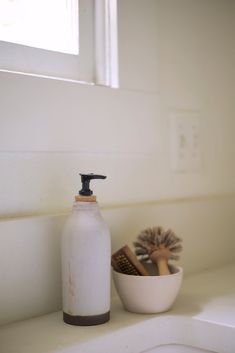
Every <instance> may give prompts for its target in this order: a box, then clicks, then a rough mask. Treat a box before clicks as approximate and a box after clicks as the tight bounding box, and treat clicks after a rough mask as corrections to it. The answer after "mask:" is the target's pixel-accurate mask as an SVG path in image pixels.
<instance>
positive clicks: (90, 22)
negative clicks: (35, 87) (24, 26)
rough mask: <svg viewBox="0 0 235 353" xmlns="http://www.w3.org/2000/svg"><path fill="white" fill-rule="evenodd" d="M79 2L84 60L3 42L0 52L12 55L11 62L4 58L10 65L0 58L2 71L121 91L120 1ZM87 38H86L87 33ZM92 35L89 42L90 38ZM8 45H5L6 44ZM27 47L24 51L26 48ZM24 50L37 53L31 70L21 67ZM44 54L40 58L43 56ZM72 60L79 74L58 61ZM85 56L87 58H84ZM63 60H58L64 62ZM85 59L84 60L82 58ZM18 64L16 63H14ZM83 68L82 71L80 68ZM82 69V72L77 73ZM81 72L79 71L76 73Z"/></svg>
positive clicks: (95, 0) (69, 65)
mask: <svg viewBox="0 0 235 353" xmlns="http://www.w3.org/2000/svg"><path fill="white" fill-rule="evenodd" d="M78 1H79V25H80V26H81V27H82V28H79V33H80V43H79V48H80V57H79V56H75V55H70V54H63V53H57V52H53V51H47V50H44V49H38V48H31V47H30V48H29V47H28V48H27V47H26V46H22V45H20V44H14V43H7V42H2V41H0V51H1V50H2V53H6V52H7V53H8V55H9V59H4V60H5V62H7V63H8V60H9V61H10V63H11V64H10V66H8V65H9V64H8V65H6V64H4V65H3V64H2V61H3V60H2V59H0V71H4V72H13V73H16V72H17V73H21V74H24V75H33V76H40V77H46V78H51V79H62V80H66V81H75V82H80V83H87V84H91V85H103V86H108V87H112V88H118V87H119V83H118V38H117V36H118V33H117V0H78ZM82 32H83V33H85V34H86V36H84V35H82V34H83V33H82ZM88 36H89V43H88V40H87V37H88ZM3 43H4V45H3ZM23 47H24V48H23ZM22 49H24V50H26V52H28V55H29V57H30V55H31V54H30V52H31V53H34V58H35V59H34V60H35V63H34V64H35V65H36V67H35V66H33V67H31V68H30V69H28V67H29V66H30V65H29V63H27V62H25V64H24V65H21V68H18V64H15V62H18V60H19V58H20V57H21V59H22V57H24V54H23V53H22V52H21V51H22ZM39 52H40V55H39ZM68 56H69V58H70V59H71V60H69V64H68V65H67V66H68V68H69V69H70V68H71V67H73V70H74V68H75V74H74V73H71V72H72V71H69V73H68V72H67V71H66V70H65V71H64V70H63V69H62V70H61V68H60V67H57V65H59V64H58V62H59V63H60V62H62V63H63V62H64V61H63V60H65V57H68ZM82 56H83V57H82ZM58 58H60V59H61V61H58V60H60V59H58ZM81 58H82V59H81ZM79 59H81V60H79ZM49 61H50V62H51V64H52V65H53V64H54V65H55V67H56V68H57V69H58V70H59V71H58V70H57V71H56V70H55V71H50V70H48V69H44V67H43V68H42V69H39V70H38V69H37V63H40V64H42V63H44V62H45V63H47V62H49ZM12 63H14V64H12ZM78 67H79V69H78ZM77 69H78V70H77ZM76 70H77V71H76Z"/></svg>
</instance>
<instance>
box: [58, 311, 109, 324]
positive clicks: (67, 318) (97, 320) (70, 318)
mask: <svg viewBox="0 0 235 353" xmlns="http://www.w3.org/2000/svg"><path fill="white" fill-rule="evenodd" d="M63 320H64V322H65V323H66V324H69V325H75V326H93V325H101V324H104V323H105V322H107V321H109V320H110V311H108V312H107V313H104V314H101V315H90V316H79V315H76V316H75V315H70V314H67V313H65V312H63Z"/></svg>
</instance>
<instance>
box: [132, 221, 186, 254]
mask: <svg viewBox="0 0 235 353" xmlns="http://www.w3.org/2000/svg"><path fill="white" fill-rule="evenodd" d="M181 241H182V240H181V239H180V238H179V237H178V236H176V234H175V233H174V232H173V231H172V230H171V229H168V230H166V231H165V230H164V229H163V228H162V227H153V228H147V229H145V230H143V231H142V232H141V233H140V234H139V235H138V237H137V241H135V242H134V246H135V253H136V255H137V256H138V257H140V258H141V260H143V261H147V260H149V258H150V256H149V255H150V254H151V253H153V252H154V251H159V253H160V251H161V250H163V249H164V250H168V252H167V253H168V254H169V255H168V259H171V260H178V259H179V255H178V253H179V252H180V251H181V250H182V245H181Z"/></svg>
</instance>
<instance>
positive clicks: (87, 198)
mask: <svg viewBox="0 0 235 353" xmlns="http://www.w3.org/2000/svg"><path fill="white" fill-rule="evenodd" d="M75 200H76V201H80V202H96V196H95V195H91V196H82V195H76V196H75Z"/></svg>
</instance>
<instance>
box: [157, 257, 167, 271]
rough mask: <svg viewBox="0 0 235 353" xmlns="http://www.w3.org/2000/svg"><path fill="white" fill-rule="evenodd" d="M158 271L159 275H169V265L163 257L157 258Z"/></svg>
mask: <svg viewBox="0 0 235 353" xmlns="http://www.w3.org/2000/svg"><path fill="white" fill-rule="evenodd" d="M157 265H158V271H159V275H160V276H163V275H170V271H169V267H168V264H167V259H166V258H164V257H160V258H158V259H157Z"/></svg>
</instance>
